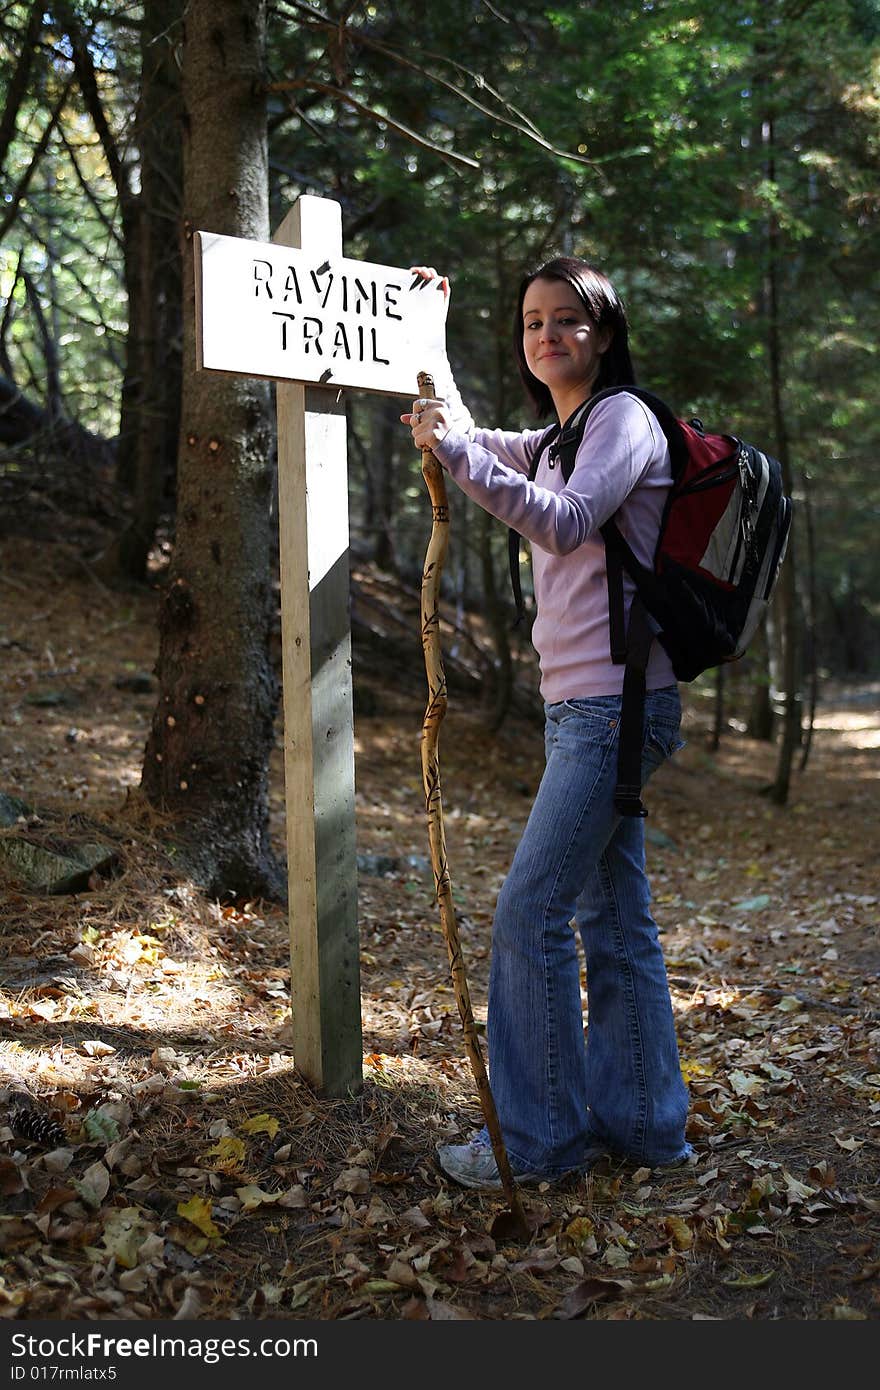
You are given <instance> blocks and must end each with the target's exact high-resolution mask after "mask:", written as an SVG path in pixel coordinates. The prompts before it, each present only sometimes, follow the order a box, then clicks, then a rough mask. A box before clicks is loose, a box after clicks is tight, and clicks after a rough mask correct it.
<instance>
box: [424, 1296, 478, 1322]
mask: <svg viewBox="0 0 880 1390" xmlns="http://www.w3.org/2000/svg"><path fill="white" fill-rule="evenodd" d="M425 1307H426V1308H427V1310H428V1316H429V1318H430V1319H431V1321H432V1322H465V1321H469V1322H471V1321H473V1320H474V1319H475V1318H476V1317H477V1314H476V1313H471V1312H469V1311H468V1309H467V1308H460V1307H459V1306H458V1305H457V1304H456V1303H446V1302H444V1300H443V1299H440V1298H432V1297H431V1295H430V1294H429V1295H428V1297H427V1298H426V1299H425Z"/></svg>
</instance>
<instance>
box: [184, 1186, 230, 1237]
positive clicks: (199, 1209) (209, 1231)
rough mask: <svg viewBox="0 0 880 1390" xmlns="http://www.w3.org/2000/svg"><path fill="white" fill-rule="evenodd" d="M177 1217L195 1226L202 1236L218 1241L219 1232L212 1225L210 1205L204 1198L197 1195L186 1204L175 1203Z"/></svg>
mask: <svg viewBox="0 0 880 1390" xmlns="http://www.w3.org/2000/svg"><path fill="white" fill-rule="evenodd" d="M177 1215H178V1216H182V1217H183V1219H184V1221H188V1222H189V1223H190V1225H192V1226H195V1227H196V1229H197V1230H199V1231H201V1232H202V1235H205V1236H208V1238H209V1239H210V1240H219V1239H220V1232H219V1230H218V1229H217V1227H216V1226H215V1225H214V1222H213V1219H212V1217H211V1203H210V1202H208V1201H206V1200H205V1198H204V1197H199V1196H198V1195H195V1196H192V1197H190V1199H189V1201H188V1202H178V1203H177Z"/></svg>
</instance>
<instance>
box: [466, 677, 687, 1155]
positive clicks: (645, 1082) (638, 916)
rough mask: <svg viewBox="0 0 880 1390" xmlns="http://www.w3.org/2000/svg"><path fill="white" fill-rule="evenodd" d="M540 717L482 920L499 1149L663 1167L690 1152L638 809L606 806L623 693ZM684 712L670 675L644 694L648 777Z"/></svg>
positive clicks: (557, 707)
mask: <svg viewBox="0 0 880 1390" xmlns="http://www.w3.org/2000/svg"><path fill="white" fill-rule="evenodd" d="M545 716H546V753H547V765H546V768H545V771H544V775H543V778H542V780H541V785H540V787H539V788H538V792H537V796H536V798H535V803H534V805H533V807H532V810H531V814H530V816H529V820H528V824H527V825H526V828H525V831H524V833H523V837H522V839H521V841H520V843H519V846H518V847H517V850H516V854H515V855H514V859H513V863H512V865H511V868H510V872H509V873H508V875H507V877H506V879H505V881H504V884H503V886H502V888H501V892H500V893H499V896H498V902H497V906H496V910H495V919H494V923H493V928H492V959H491V967H490V977H489V1009H488V1027H487V1033H488V1043H489V1079H490V1084H491V1087H492V1094H493V1097H494V1100H495V1105H496V1108H497V1111H498V1118H499V1121H500V1124H501V1130H502V1134H503V1136H504V1142H505V1147H506V1148H507V1151H508V1154H509V1157H510V1161H511V1163H512V1165H513V1166H514V1168H515V1169H517V1170H519V1171H527V1172H537V1173H541V1174H543V1175H545V1176H547V1177H548V1178H552V1177H558V1176H559V1175H560V1174H562V1173H565V1172H567V1171H569V1170H571V1169H573V1168H576V1167H578V1166H580V1165H581V1164H582V1163H583V1161H584V1157H585V1155H586V1154H587V1153H588V1151H589V1150H590V1149H591V1148H592V1147H593V1146H594V1145H597V1144H599V1145H602V1146H604V1147H605V1148H607V1149H608V1150H609V1151H610V1152H611V1153H614V1154H617V1155H620V1156H622V1157H627V1158H631V1159H634V1160H636V1161H638V1162H641V1163H645V1164H649V1165H658V1164H662V1163H670V1162H673V1161H675V1160H676V1159H678V1158H680V1157H682V1156H683V1155H684V1154H686V1153H688V1152H689V1147H688V1145H687V1143H686V1141H685V1137H684V1126H685V1120H686V1118H687V1108H688V1093H687V1088H686V1086H685V1084H684V1081H683V1079H682V1075H681V1069H680V1065H679V1056H678V1044H677V1041H676V1036H675V1026H674V1020H673V1014H672V1005H671V1001H670V997H669V986H668V983H667V979H666V968H665V965H664V960H663V952H662V948H661V945H660V940H659V936H658V932H657V926H656V923H655V922H654V920H653V918H652V916H651V912H650V901H651V894H650V889H649V887H648V881H647V878H646V876H645V841H644V821H643V820H642V819H641V818H638V817H631V816H625V817H621V816H620V815H618V813H617V812H616V811H615V809H614V804H613V794H614V785H615V780H616V771H617V745H618V733H617V730H618V724H619V720H620V696H618V695H601V696H593V697H590V698H588V699H581V700H568V701H565V702H563V703H560V704H548V705H546V706H545ZM680 722H681V703H680V700H679V694H678V687H677V686H674V685H673V686H666V687H664V688H663V689H662V690H654V691H649V692H648V695H647V699H646V706H645V727H644V742H643V752H642V774H643V778H644V779H645V780H647V778H648V777H650V775H651V773H652V772H654V771H655V770H656V768H658V767H659V766H660V764H661V763H662V762H663V761H664V760H665V759H666V758H667V757H669V756H670V754H672V753H673V752H675V750H676V749H677V748H680V747H682V744H681V742H680V740H679V737H678V731H679V725H680ZM573 926H574V927H575V928H576V929H577V931H578V932H579V933H580V937H581V940H582V942H583V948H584V952H585V956H586V968H587V1000H588V1028H587V1037H586V1041H585V1038H584V1020H583V1013H582V1008H581V992H580V975H579V966H578V953H577V943H576V936H575V931H574V930H572V927H573Z"/></svg>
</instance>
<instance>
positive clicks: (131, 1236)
mask: <svg viewBox="0 0 880 1390" xmlns="http://www.w3.org/2000/svg"><path fill="white" fill-rule="evenodd" d="M149 1234H150V1227H149V1226H148V1225H147V1224H146V1222H145V1221H144V1219H143V1216H142V1214H141V1211H140V1209H139V1208H138V1207H122V1208H121V1209H119V1210H115V1211H111V1212H108V1214H107V1220H106V1221H105V1222H104V1234H103V1236H102V1241H103V1244H104V1247H105V1249H106V1250H108V1251H109V1253H110V1254H111V1255H112V1256H113V1258H114V1259H115V1260H116V1263H117V1264H118V1265H121V1266H122V1268H123V1269H134V1268H135V1266H136V1265H137V1262H138V1251H139V1250H140V1248H141V1246H142V1245H143V1243H144V1241H145V1240H146V1238H147V1236H148V1235H149Z"/></svg>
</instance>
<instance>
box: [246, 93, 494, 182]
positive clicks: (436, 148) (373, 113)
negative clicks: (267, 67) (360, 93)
mask: <svg viewBox="0 0 880 1390" xmlns="http://www.w3.org/2000/svg"><path fill="white" fill-rule="evenodd" d="M304 87H305V88H308V89H309V90H310V91H313V92H324V93H326V95H327V96H332V97H336V99H337V101H343V102H345V104H346V105H347V106H352V107H354V109H355V110H356V111H360V112H361V114H362V115H364V116H369V118H370V120H372V121H375V122H376V123H377V124H378V125H385V126H390V127H391V129H392V130H396V131H397V132H398V133H399V134H400V135H404V136H406V138H407V140H412V142H413V143H414V144H416V145H420V146H421V147H422V148H423V149H426V150H430V151H431V152H432V154H436V155H439V156H440V158H441V159H445V160H447V161H448V162H449V163H450V164H453V165H459V164H460V165H462V166H463V167H464V168H466V169H479V167H480V166H479V164H478V162H477V160H475V159H471V158H470V156H469V155H465V154H458V153H456V152H455V151H454V150H444V149H443V147H442V145H436V144H435V143H434V142H433V140H429V139H428V138H427V136H425V135H419V133H418V131H415V130H410V128H409V126H405V125H404V124H403V123H402V122H401V121H396V120H395V119H394V117H393V116H389V115H387V114H386V113H385V112H383V111H377V110H375V108H374V107H372V106H367V104H366V102H363V101H359V100H358V98H357V97H353V96H352V95H351V93H350V92H346V91H343V89H342V88H341V87H334V86H333V85H332V84H331V83H329V82H316V81H313V80H312V79H311V78H293V79H291V80H290V81H289V82H269V83H267V84H266V88H265V90H266V91H267V92H290V91H295V90H298V89H302V88H304Z"/></svg>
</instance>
